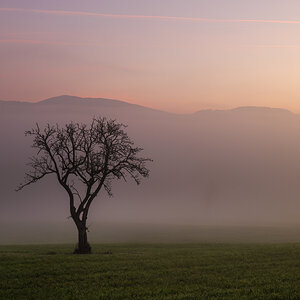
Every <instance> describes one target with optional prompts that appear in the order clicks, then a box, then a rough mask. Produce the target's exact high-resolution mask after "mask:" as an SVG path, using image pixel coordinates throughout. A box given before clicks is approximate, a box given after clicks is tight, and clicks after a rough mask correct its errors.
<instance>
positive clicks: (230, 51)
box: [0, 0, 300, 113]
mask: <svg viewBox="0 0 300 300" xmlns="http://www.w3.org/2000/svg"><path fill="white" fill-rule="evenodd" d="M299 11H300V2H299V1H298V0H289V1H284V0H251V1H250V0H151V1H149V0H85V1H82V0H52V1H42V0H26V1H25V0H22V1H21V0H18V1H17V0H0V99H1V100H19V101H33V102H35V101H39V100H42V99H45V98H49V97H53V96H57V95H63V94H68V95H76V96H81V97H103V98H112V99H120V100H125V101H128V102H131V103H136V104H140V105H144V106H148V107H152V108H156V109H162V110H166V111H170V112H176V113H192V112H195V111H197V110H202V109H230V108H234V107H237V106H252V105H253V106H270V107H282V108H286V109H289V110H291V111H294V112H298V113H300V85H299V78H300V17H299Z"/></svg>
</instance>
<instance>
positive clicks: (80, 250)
mask: <svg viewBox="0 0 300 300" xmlns="http://www.w3.org/2000/svg"><path fill="white" fill-rule="evenodd" d="M77 229H78V245H77V248H76V249H75V250H74V254H90V253H91V246H90V244H89V243H88V241H87V231H86V226H85V225H84V224H81V225H80V226H78V227H77Z"/></svg>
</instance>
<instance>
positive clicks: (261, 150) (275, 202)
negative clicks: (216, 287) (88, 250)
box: [0, 96, 300, 243]
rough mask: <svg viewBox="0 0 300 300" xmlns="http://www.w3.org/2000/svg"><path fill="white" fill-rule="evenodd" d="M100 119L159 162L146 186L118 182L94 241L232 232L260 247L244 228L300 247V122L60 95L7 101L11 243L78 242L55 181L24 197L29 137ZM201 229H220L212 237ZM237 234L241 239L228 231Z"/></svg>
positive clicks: (97, 209) (5, 157) (94, 212)
mask: <svg viewBox="0 0 300 300" xmlns="http://www.w3.org/2000/svg"><path fill="white" fill-rule="evenodd" d="M93 116H105V117H107V118H113V119H116V120H117V121H118V122H122V123H124V124H127V125H128V128H127V129H126V130H127V132H128V134H129V136H130V137H131V138H132V139H133V140H134V141H135V144H136V145H137V146H141V147H142V148H144V151H143V155H144V156H145V157H151V158H152V159H153V160H154V161H153V163H151V164H149V168H150V170H151V173H150V178H149V179H146V180H143V181H142V183H141V185H140V186H136V185H135V184H134V183H133V182H132V181H130V180H129V181H128V182H127V183H125V182H122V181H119V182H114V184H113V195H114V197H112V198H109V197H108V195H107V194H105V193H104V192H103V193H102V194H100V196H98V197H97V199H96V200H95V201H94V202H93V204H92V208H91V211H90V215H89V219H88V224H89V225H90V229H91V239H92V241H93V240H95V241H97V240H99V241H114V242H115V241H131V240H138V241H139V240H140V241H145V240H146V241H147V240H151V239H152V240H155V239H157V240H159V241H164V240H165V241H176V237H178V239H181V240H183V241H190V240H193V239H200V240H201V239H202V240H211V239H212V238H213V237H216V239H218V240H222V239H224V236H225V237H226V236H228V235H229V236H228V238H229V239H230V238H232V237H237V238H242V239H245V236H248V237H249V239H250V240H251V236H252V233H249V232H248V231H244V232H243V231H237V230H236V226H240V228H245V227H247V226H250V227H253V228H256V229H255V230H254V231H255V232H256V233H257V235H256V236H259V237H258V238H257V239H258V240H260V241H265V240H268V238H267V236H268V235H269V237H270V234H268V233H267V231H266V230H265V228H269V227H270V228H271V227H272V228H273V229H272V230H271V231H269V232H272V234H271V238H270V241H272V240H276V236H277V237H278V235H280V236H281V237H283V240H289V238H287V237H290V238H291V239H292V240H298V241H299V240H300V235H299V234H298V233H297V232H299V231H296V230H294V231H293V230H292V231H291V230H290V226H296V227H297V226H299V225H300V222H299V212H300V201H299V197H300V185H299V180H300V155H299V154H300V115H297V114H293V113H291V112H289V111H286V110H282V109H272V108H261V107H241V108H237V109H233V110H224V111H222V110H219V111H214V110H208V111H199V112H196V113H194V114H171V113H167V112H163V111H158V110H153V109H149V108H146V107H142V106H138V105H133V104H129V103H126V102H122V101H116V100H108V99H88V98H86V99H82V98H78V97H71V96H60V97H55V98H51V99H47V100H45V101H41V102H38V103H24V102H12V101H10V102H6V101H0V139H1V155H0V182H1V194H0V201H1V204H0V205H1V209H0V222H1V224H5V226H1V228H4V227H5V230H4V229H1V232H0V233H1V241H0V242H1V243H15V242H17V241H20V242H60V241H61V242H68V241H69V240H71V241H72V240H75V237H76V235H75V227H74V224H73V222H72V220H71V219H67V217H68V216H69V204H68V197H67V196H66V195H65V192H64V191H63V190H62V188H61V187H60V186H59V185H58V184H57V183H56V180H55V177H54V176H53V177H48V178H45V179H43V180H42V181H40V182H39V183H36V184H34V185H31V186H28V187H27V188H25V189H24V190H22V191H21V192H18V193H17V192H15V188H16V187H17V186H18V184H19V183H20V182H22V180H23V177H24V173H25V172H26V170H28V168H27V167H26V163H27V162H29V159H28V158H29V157H30V156H31V155H32V154H34V151H33V149H31V147H30V146H31V143H32V140H31V139H30V137H25V136H24V131H25V130H28V129H31V128H32V127H34V126H35V123H36V122H38V123H39V124H40V126H43V125H45V124H46V123H47V122H49V123H59V124H65V123H66V122H69V121H74V122H86V123H89V122H90V121H91V119H92V117H93ZM199 226H200V227H201V226H202V227H201V228H202V229H201V230H203V228H210V229H208V230H207V231H205V233H204V231H201V230H200V229H197V228H200V227H199ZM274 226H275V228H277V229H278V230H277V229H274ZM73 227H74V228H73ZM231 227H234V228H235V229H234V230H233V231H232V232H234V233H233V235H230V234H228V232H227V233H226V230H225V229H226V228H231ZM220 228H223V229H222V230H223V231H222V230H220ZM224 228H225V229H224ZM247 228H248V227H247ZM261 228H264V229H263V230H261ZM282 228H285V229H282ZM224 230H225V231H224ZM245 232H246V234H245ZM247 232H248V233H247ZM265 232H266V234H264V233H265ZM34 236H35V238H34ZM179 237H180V238H179ZM221 237H222V238H221ZM254 240H255V239H254Z"/></svg>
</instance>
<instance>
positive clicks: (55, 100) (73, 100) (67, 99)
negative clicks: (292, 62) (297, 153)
mask: <svg viewBox="0 0 300 300" xmlns="http://www.w3.org/2000/svg"><path fill="white" fill-rule="evenodd" d="M83 102H86V103H87V102H89V104H90V103H91V104H99V105H100V104H102V105H115V106H124V107H125V106H127V107H130V106H131V107H137V108H140V109H147V110H151V111H156V112H163V113H167V114H172V115H187V116H188V115H198V114H203V113H206V114H207V113H213V112H217V113H224V112H243V113H255V112H265V113H272V112H276V113H284V114H293V115H298V114H296V113H294V112H292V111H290V110H288V109H284V108H278V107H268V106H238V107H235V108H232V109H203V110H198V111H195V112H193V113H186V114H180V113H172V112H168V111H164V110H160V109H155V108H151V107H147V106H143V105H140V104H135V103H130V102H126V101H124V100H118V99H111V98H94V97H79V96H71V95H60V96H54V97H50V98H46V99H43V100H40V101H37V102H29V101H18V100H0V104H8V105H9V104H15V105H18V104H20V105H51V104H55V105H57V104H83Z"/></svg>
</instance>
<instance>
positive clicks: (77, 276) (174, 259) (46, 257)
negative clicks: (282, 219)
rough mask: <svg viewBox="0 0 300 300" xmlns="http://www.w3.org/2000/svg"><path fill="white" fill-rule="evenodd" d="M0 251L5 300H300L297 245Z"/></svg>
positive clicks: (46, 247) (5, 248) (4, 248)
mask: <svg viewBox="0 0 300 300" xmlns="http://www.w3.org/2000/svg"><path fill="white" fill-rule="evenodd" d="M72 249H73V246H72V245H57V246H54V245H38V246H37V245H36V246H0V299H26V300H27V299H56V300H58V299H72V300H75V299H122V300H123V299H172V300H173V299H300V244H218V243H214V244H105V245H94V247H93V254H92V255H73V254H71V252H72Z"/></svg>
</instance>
